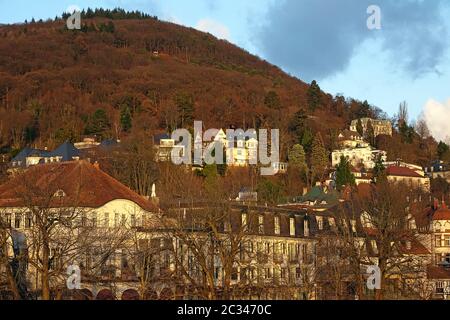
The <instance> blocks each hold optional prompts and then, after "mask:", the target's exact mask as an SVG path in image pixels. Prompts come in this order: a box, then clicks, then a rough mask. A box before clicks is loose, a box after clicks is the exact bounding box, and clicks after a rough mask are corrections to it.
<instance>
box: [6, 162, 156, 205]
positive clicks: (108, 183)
mask: <svg viewBox="0 0 450 320" xmlns="http://www.w3.org/2000/svg"><path fill="white" fill-rule="evenodd" d="M59 190H62V191H63V192H64V194H65V196H64V197H63V198H56V197H52V195H54V194H55V193H56V192H57V191H59ZM25 196H28V197H29V198H30V199H31V200H30V202H32V204H33V205H49V206H52V207H53V206H54V207H61V206H66V207H68V206H69V207H87V208H99V207H101V206H103V205H105V204H106V203H108V202H110V201H113V200H117V199H123V200H129V201H132V202H134V203H136V204H137V205H139V206H140V207H141V208H142V209H144V210H147V211H153V212H154V211H156V210H158V208H157V207H156V206H155V205H154V204H153V203H152V202H150V201H148V200H147V199H145V198H144V197H142V196H140V195H139V194H137V193H136V192H134V191H132V190H131V189H129V188H128V187H127V186H125V185H123V184H122V183H120V182H119V181H117V180H116V179H114V178H113V177H111V176H109V175H108V174H106V173H105V172H103V171H102V170H100V169H98V168H96V167H95V166H93V165H92V164H90V163H89V162H87V161H72V162H60V163H49V164H42V165H40V166H33V167H31V168H29V169H28V170H27V171H25V172H23V173H21V174H19V175H16V176H14V177H13V178H12V179H10V180H8V181H7V182H6V183H4V184H3V185H1V186H0V207H24V206H26V204H25V202H26V201H25ZM49 199H51V200H49ZM56 202H57V203H56ZM30 204H31V203H30ZM28 205H29V204H28Z"/></svg>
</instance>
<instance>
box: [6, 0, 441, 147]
mask: <svg viewBox="0 0 450 320" xmlns="http://www.w3.org/2000/svg"><path fill="white" fill-rule="evenodd" d="M71 5H76V6H78V7H79V8H87V7H104V8H114V7H122V8H125V9H127V10H141V11H145V12H147V13H150V14H152V15H157V16H158V17H159V18H160V19H162V20H166V21H171V22H175V23H178V24H182V25H185V26H190V27H194V28H197V29H199V30H201V31H205V32H210V33H212V34H213V35H215V36H217V37H218V38H222V39H226V40H228V41H230V42H232V43H234V44H236V45H238V46H240V47H242V48H244V49H246V50H247V51H249V52H251V53H253V54H256V55H258V56H260V57H261V58H263V59H266V60H267V61H269V62H271V63H273V64H275V65H278V66H279V67H281V68H282V69H283V70H284V71H286V72H288V73H289V74H291V75H293V76H296V77H298V78H300V79H302V80H303V81H306V82H311V81H312V80H317V81H318V83H319V85H320V86H321V88H322V89H323V90H324V91H326V92H329V93H331V94H333V95H336V94H342V95H344V96H346V97H352V98H356V99H360V100H368V101H369V103H370V104H372V105H375V106H377V107H379V108H381V109H383V110H384V111H386V112H387V113H388V114H389V115H390V116H393V115H394V114H395V113H396V112H397V109H398V105H399V104H400V102H402V101H406V102H407V103H408V105H409V113H410V120H411V121H413V120H415V119H417V118H419V117H423V118H424V119H425V120H426V121H427V123H428V126H429V127H430V130H431V132H432V133H433V135H434V136H435V138H436V139H438V140H445V139H447V138H448V137H450V41H449V40H450V1H448V0H401V1H398V0H99V1H85V0H69V1H66V0H41V1H29V0H15V1H10V0H9V1H8V0H0V23H16V22H23V21H25V20H26V19H28V20H30V19H31V18H32V17H34V18H35V19H41V18H42V19H46V18H54V17H55V16H56V15H60V14H61V13H62V12H63V11H65V10H67V8H69V7H70V6H71ZM370 5H376V6H377V7H378V8H379V10H380V28H379V29H369V28H368V25H367V20H368V19H369V21H375V20H371V19H372V18H373V17H374V15H373V14H374V11H369V12H368V7H369V6H370Z"/></svg>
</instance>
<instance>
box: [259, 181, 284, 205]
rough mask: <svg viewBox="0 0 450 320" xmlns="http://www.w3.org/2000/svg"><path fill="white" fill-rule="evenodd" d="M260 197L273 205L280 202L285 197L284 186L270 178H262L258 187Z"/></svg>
mask: <svg viewBox="0 0 450 320" xmlns="http://www.w3.org/2000/svg"><path fill="white" fill-rule="evenodd" d="M257 192H258V198H259V199H261V200H262V201H264V202H267V203H268V204H271V205H276V204H279V203H280V201H282V198H283V192H282V188H281V186H280V185H279V184H277V183H273V182H272V181H270V180H269V179H262V180H261V181H260V182H259V183H258V187H257Z"/></svg>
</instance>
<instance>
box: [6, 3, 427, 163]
mask: <svg viewBox="0 0 450 320" xmlns="http://www.w3.org/2000/svg"><path fill="white" fill-rule="evenodd" d="M102 12H103V13H102ZM102 12H98V11H96V12H93V11H90V12H88V13H84V15H83V28H82V30H78V31H72V30H67V29H66V27H65V20H64V19H59V18H58V19H55V20H54V21H46V22H34V21H33V22H32V23H25V24H20V25H8V26H2V27H0V39H1V41H0V148H1V149H2V150H3V151H5V152H11V153H14V152H16V151H15V150H17V149H20V148H21V147H23V146H25V145H27V144H33V145H36V146H37V147H48V148H53V147H55V146H56V145H57V144H59V143H61V142H63V141H65V140H71V141H75V140H78V139H80V137H81V136H83V135H87V134H88V135H92V134H96V135H99V136H101V137H104V138H107V137H114V138H121V139H123V138H126V136H127V135H130V134H133V133H139V134H141V133H145V134H146V135H148V136H150V135H152V134H155V133H158V132H162V131H168V130H171V129H174V128H176V127H181V126H182V127H189V126H191V125H192V120H193V119H196V120H202V121H203V122H204V125H205V127H207V128H211V127H217V128H219V127H228V126H230V125H234V126H236V127H240V128H250V127H251V128H254V127H256V128H259V127H267V128H280V129H281V134H282V137H281V139H282V152H283V154H284V156H285V155H286V154H287V152H286V150H287V148H288V147H289V146H291V145H292V144H293V143H296V142H301V143H302V144H304V145H305V147H306V149H307V150H308V149H309V147H310V145H311V143H312V137H313V136H314V135H315V134H316V133H317V132H321V134H322V137H323V138H324V140H325V145H326V146H327V147H328V149H329V150H331V149H332V148H333V146H334V144H335V141H336V135H337V132H338V131H339V130H340V129H343V128H345V127H347V126H348V124H349V122H350V121H351V120H352V119H354V118H357V117H364V116H371V117H375V118H379V117H385V115H384V114H383V113H382V112H381V111H380V110H379V109H378V108H375V107H373V106H370V105H369V104H368V103H367V102H360V101H356V100H353V99H345V98H344V97H333V96H331V95H329V94H327V93H324V92H322V91H321V90H320V88H319V87H318V85H313V86H310V85H308V84H306V83H304V82H302V81H301V80H299V79H297V78H295V77H292V76H290V75H288V74H286V73H284V72H283V71H282V70H280V69H279V68H278V67H276V66H273V65H271V64H270V63H268V62H266V61H263V60H261V59H260V58H258V57H256V56H253V55H251V54H249V53H248V52H245V51H244V50H242V49H240V48H238V47H237V46H235V45H233V44H231V43H229V42H227V41H224V40H218V39H216V38H215V37H214V36H212V35H210V34H206V33H203V32H200V31H197V30H195V29H192V28H186V27H182V26H179V25H176V24H173V23H169V22H164V21H159V20H158V19H157V18H156V17H151V16H140V15H123V16H120V15H119V14H120V12H119V13H118V14H115V15H114V14H111V13H108V14H105V13H104V11H102ZM130 18H133V19H130ZM280 50H282V48H280ZM299 119H300V120H299ZM430 143H431V144H433V146H434V145H435V142H434V141H431V140H430V141H428V142H424V141H422V139H419V138H418V137H417V135H414V137H412V138H411V139H410V141H409V142H405V139H403V137H402V136H400V135H399V134H397V133H396V134H395V136H394V138H392V139H383V141H382V144H383V147H385V148H386V149H388V151H389V149H391V150H392V151H395V157H401V158H403V159H404V160H405V161H412V162H419V163H422V162H426V161H428V160H430V159H431V158H434V157H435V152H434V151H433V149H432V146H431V150H428V151H426V152H424V148H425V149H428V148H430Z"/></svg>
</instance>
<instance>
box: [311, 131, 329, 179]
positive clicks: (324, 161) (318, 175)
mask: <svg viewBox="0 0 450 320" xmlns="http://www.w3.org/2000/svg"><path fill="white" fill-rule="evenodd" d="M327 166H328V154H327V150H326V149H325V147H324V144H323V140H322V135H321V134H320V133H318V134H317V135H316V136H315V137H314V141H313V143H312V149H311V173H312V177H311V182H313V181H314V180H322V178H323V176H324V174H325V170H326V169H327Z"/></svg>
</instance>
